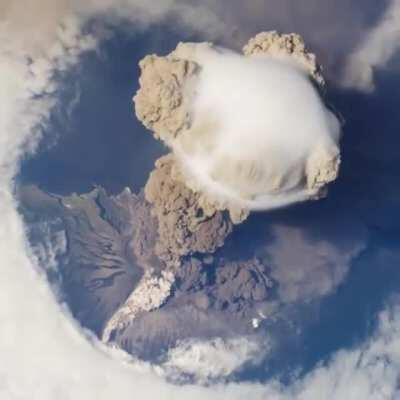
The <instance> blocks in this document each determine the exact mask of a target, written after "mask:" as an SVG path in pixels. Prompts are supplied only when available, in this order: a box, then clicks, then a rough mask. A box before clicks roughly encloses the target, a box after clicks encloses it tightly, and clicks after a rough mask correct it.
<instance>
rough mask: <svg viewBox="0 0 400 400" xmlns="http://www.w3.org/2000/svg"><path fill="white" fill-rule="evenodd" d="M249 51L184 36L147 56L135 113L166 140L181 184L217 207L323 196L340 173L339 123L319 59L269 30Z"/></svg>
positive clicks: (291, 38)
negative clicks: (323, 91) (164, 51)
mask: <svg viewBox="0 0 400 400" xmlns="http://www.w3.org/2000/svg"><path fill="white" fill-rule="evenodd" d="M285 46H286V47H285ZM245 51H246V52H247V57H245V56H241V55H239V54H236V53H233V52H230V51H227V50H223V49H220V48H214V47H212V46H211V45H208V44H198V45H193V44H180V45H179V46H178V48H177V49H176V50H175V51H174V52H173V53H171V54H170V55H168V56H167V57H165V58H162V57H156V56H150V57H146V58H145V59H144V60H143V61H142V63H141V68H142V77H141V89H140V90H139V92H138V94H137V95H136V97H135V104H136V112H137V115H138V117H139V118H140V119H141V120H142V121H143V123H144V124H145V125H146V126H147V127H149V128H150V129H153V130H154V132H155V136H156V137H160V138H161V139H162V140H164V142H166V144H167V145H168V146H169V147H171V148H172V150H173V153H174V155H175V156H176V158H177V163H178V164H179V167H180V170H181V173H182V175H183V177H184V180H185V183H186V185H187V186H189V187H190V188H191V189H192V190H194V191H195V192H196V191H199V192H201V193H204V194H205V197H206V198H207V202H209V203H211V204H212V203H216V204H217V206H216V208H217V209H218V208H228V209H230V210H232V208H241V209H247V210H248V209H250V210H257V209H271V208H276V207H281V206H285V205H288V204H290V203H294V202H298V201H303V200H306V199H310V198H319V197H321V196H323V195H324V193H325V187H326V185H327V184H328V183H330V182H332V181H333V180H335V179H336V177H337V174H338V169H339V163H340V154H339V147H338V141H339V137H340V124H339V121H338V120H337V118H336V117H335V116H334V114H333V113H332V112H331V111H329V110H328V109H327V108H326V107H325V105H324V103H323V100H322V99H321V97H320V95H319V93H318V90H317V89H316V88H315V87H314V86H313V84H312V82H311V79H313V80H314V84H315V85H316V86H317V85H320V86H322V85H323V78H322V77H321V76H320V75H319V74H318V73H317V72H316V71H317V70H318V69H317V66H316V63H315V57H314V56H313V55H312V54H309V53H308V52H307V51H305V48H304V43H303V41H302V40H301V38H300V37H298V36H296V35H278V34H277V33H275V32H269V33H263V34H260V35H258V36H257V37H256V38H254V39H252V40H251V41H250V42H249V45H248V46H246V47H245ZM182 71H183V72H182ZM177 77H178V78H177ZM176 80H178V83H176Z"/></svg>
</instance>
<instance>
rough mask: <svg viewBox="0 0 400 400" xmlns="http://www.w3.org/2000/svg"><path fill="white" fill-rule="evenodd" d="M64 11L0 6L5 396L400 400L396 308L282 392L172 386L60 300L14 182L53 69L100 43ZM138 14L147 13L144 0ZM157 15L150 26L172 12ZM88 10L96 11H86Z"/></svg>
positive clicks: (48, 97)
mask: <svg viewBox="0 0 400 400" xmlns="http://www.w3.org/2000/svg"><path fill="white" fill-rule="evenodd" d="M173 3H174V2H171V4H173ZM90 4H93V7H95V12H97V11H98V10H100V11H104V9H107V7H109V6H110V3H109V2H96V6H95V3H94V2H92V3H90ZM97 4H99V5H102V6H103V7H105V8H103V9H101V8H98V6H97ZM124 4H125V6H126V7H127V8H128V9H132V8H130V7H132V4H133V5H140V3H138V2H134V3H132V2H128V1H127V2H126V3H124ZM146 4H147V2H146ZM61 5H62V6H63V7H64V6H66V5H67V3H63V2H52V1H48V2H43V1H41V2H37V1H31V2H24V5H20V4H17V3H16V2H9V3H2V5H0V37H2V38H3V41H2V42H3V44H4V46H2V50H1V51H0V76H1V77H2V78H1V85H2V91H0V109H1V118H0V143H1V146H0V212H1V215H2V224H1V226H0V264H1V265H2V271H1V272H2V275H1V279H0V324H1V327H2V328H1V331H0V354H1V356H2V362H1V365H0V397H1V398H2V399H5V400H27V399H30V400H31V399H32V400H36V399H37V400H53V399H54V398H58V399H62V400H69V399H85V400H92V399H93V400H94V399H99V400H101V399H104V400H106V399H110V398H118V399H122V400H123V399H131V398H132V394H133V393H134V394H135V395H136V396H137V395H139V396H142V397H143V398H146V399H165V400H167V399H174V400H178V399H180V398H182V399H187V398H188V397H190V398H193V399H204V398H207V399H212V400H219V399H229V400H236V399H238V400H239V399H243V398H252V399H255V400H257V399H260V400H261V399H265V398H271V399H299V400H300V399H307V400H310V399H311V400H312V399H316V400H317V399H318V400H319V399H321V398H324V399H338V398H346V399H349V400H353V399H356V400H358V399H360V400H361V399H362V400H366V399H367V400H368V399H371V400H377V399H390V398H395V396H398V395H399V393H398V389H397V386H398V371H399V370H400V339H399V338H400V321H399V318H398V315H399V310H398V308H397V306H396V305H389V306H388V307H387V310H386V311H384V312H383V313H382V314H381V315H380V318H379V324H378V328H377V329H376V332H375V333H374V334H373V336H372V337H371V338H370V339H368V340H367V341H366V342H365V343H363V344H361V345H360V346H357V347H355V348H354V349H352V350H348V351H342V352H340V353H338V354H337V355H336V356H335V357H334V358H333V359H332V360H331V361H330V362H328V363H326V364H324V365H321V366H319V367H318V368H317V369H315V370H314V371H313V372H311V373H310V374H309V375H307V376H306V377H305V378H304V379H301V380H299V381H298V382H295V383H294V384H293V385H290V386H288V387H285V388H283V387H281V386H280V385H279V383H277V382H271V383H269V384H266V385H264V386H262V385H247V384H242V385H236V384H229V385H224V386H221V385H217V386H211V387H209V388H207V389H206V388H202V387H195V386H186V387H177V386H173V385H169V384H167V383H165V381H164V380H163V379H161V378H160V377H159V376H158V375H157V374H156V373H154V371H152V368H150V367H148V366H144V365H139V364H127V363H126V359H125V357H124V356H122V355H121V353H118V354H117V353H113V354H110V352H109V350H105V349H104V348H103V347H101V345H99V344H96V342H95V341H92V340H91V339H90V338H89V337H88V335H87V334H86V333H84V332H82V330H81V329H80V327H79V326H77V325H76V323H75V322H74V321H73V320H72V319H71V318H70V316H69V313H68V311H66V310H65V308H64V307H62V306H60V305H58V304H57V303H56V301H55V299H54V297H53V295H52V294H51V291H50V289H49V287H48V283H47V282H46V280H45V278H44V277H43V276H42V275H41V274H40V272H39V271H40V270H39V268H37V265H35V263H34V262H33V259H34V257H33V255H32V254H31V250H30V249H29V247H28V245H27V242H26V234H25V231H24V226H23V224H22V221H21V217H20V215H19V214H18V213H17V204H16V201H15V199H14V197H13V185H14V183H13V177H14V176H15V173H16V171H17V169H18V166H19V161H20V158H21V157H22V156H23V155H25V154H26V152H32V151H34V149H35V147H36V145H37V142H38V139H39V138H40V132H41V129H40V127H41V126H42V125H44V124H45V123H46V120H47V118H48V117H49V115H50V112H51V109H52V107H53V106H54V104H55V101H56V97H55V96H54V94H55V92H56V89H57V82H56V81H55V80H54V79H53V78H54V72H55V71H57V70H60V69H61V70H62V69H65V68H67V67H68V66H69V65H71V64H73V63H74V62H76V61H77V60H78V57H79V54H81V52H82V51H85V50H88V49H91V48H93V47H94V46H95V44H96V40H95V38H93V37H92V36H90V35H89V36H84V35H81V30H80V27H81V25H80V22H79V19H74V18H72V19H68V20H63V17H64V16H65V15H70V13H69V11H67V12H64V10H65V9H64V8H63V7H61V8H60V6H61ZM46 6H47V7H48V8H47V7H46ZM133 9H134V10H138V8H133ZM141 9H142V10H143V11H144V15H149V14H148V13H147V8H146V7H145V2H143V3H142V4H141ZM187 9H188V10H189V11H190V10H191V9H190V8H187ZM38 10H40V12H39V11H38ZM66 10H69V8H67V9H66ZM155 10H156V12H155V13H154V14H150V15H152V18H151V19H150V21H151V20H154V21H156V20H158V19H159V18H160V17H161V16H163V15H165V12H162V13H160V12H159V10H157V9H155ZM167 10H169V9H168V8H167ZM47 11H49V12H47ZM111 11H112V10H111ZM88 13H90V14H91V13H93V10H91V9H90V8H88ZM188 15H190V13H189V14H188ZM197 15H198V14H193V15H192V16H193V17H197ZM204 15H207V13H206V14H204ZM36 17H37V18H36ZM204 18H205V19H204V20H207V21H209V20H208V19H207V17H206V16H205V17H204ZM68 21H69V22H68ZM145 21H146V23H147V21H149V19H145ZM31 23H32V25H31ZM22 38H23V40H22ZM394 302H395V304H396V303H398V300H395V301H394Z"/></svg>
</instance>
